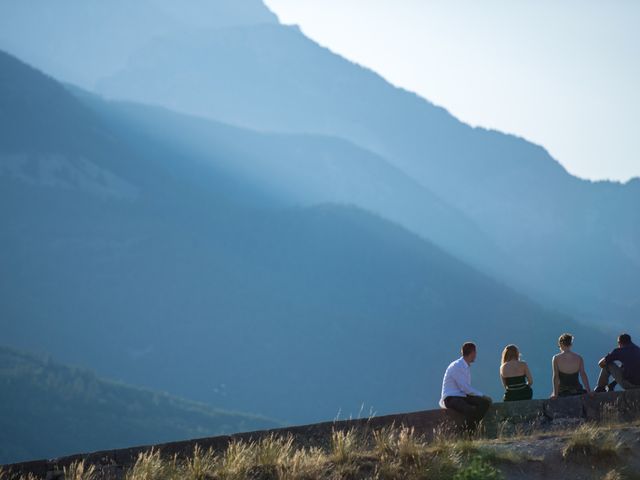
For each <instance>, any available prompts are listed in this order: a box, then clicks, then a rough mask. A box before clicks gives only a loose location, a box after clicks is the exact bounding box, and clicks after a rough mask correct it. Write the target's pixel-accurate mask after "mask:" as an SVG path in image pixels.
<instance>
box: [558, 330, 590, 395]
mask: <svg viewBox="0 0 640 480" xmlns="http://www.w3.org/2000/svg"><path fill="white" fill-rule="evenodd" d="M572 345H573V335H570V334H568V333H563V334H562V335H560V338H559V339H558V347H560V353H558V354H556V355H554V356H553V359H552V360H551V365H552V368H553V393H552V394H551V398H556V397H567V396H571V395H583V394H585V393H589V392H590V391H591V387H590V386H589V378H587V373H586V372H585V371H584V361H583V360H582V357H581V356H580V355H578V354H577V353H574V352H572V351H571V347H572ZM579 377H581V378H582V381H583V382H584V385H585V387H586V389H585V387H583V386H582V384H580V378H579Z"/></svg>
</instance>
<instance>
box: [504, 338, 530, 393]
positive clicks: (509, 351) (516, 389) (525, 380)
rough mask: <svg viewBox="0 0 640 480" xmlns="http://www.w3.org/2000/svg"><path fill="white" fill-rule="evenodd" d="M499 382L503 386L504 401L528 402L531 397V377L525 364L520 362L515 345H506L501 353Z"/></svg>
mask: <svg viewBox="0 0 640 480" xmlns="http://www.w3.org/2000/svg"><path fill="white" fill-rule="evenodd" d="M500 380H502V384H503V385H504V388H505V392H504V401H505V402H512V401H516V400H530V399H531V397H533V390H532V389H531V386H532V385H533V377H532V376H531V372H530V371H529V366H528V365H527V362H523V361H522V360H520V350H518V347H517V346H516V345H507V346H506V347H505V348H504V350H503V351H502V365H500Z"/></svg>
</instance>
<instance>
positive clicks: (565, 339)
mask: <svg viewBox="0 0 640 480" xmlns="http://www.w3.org/2000/svg"><path fill="white" fill-rule="evenodd" d="M558 345H560V346H561V347H570V346H571V345H573V335H571V334H570V333H563V334H562V335H560V338H558Z"/></svg>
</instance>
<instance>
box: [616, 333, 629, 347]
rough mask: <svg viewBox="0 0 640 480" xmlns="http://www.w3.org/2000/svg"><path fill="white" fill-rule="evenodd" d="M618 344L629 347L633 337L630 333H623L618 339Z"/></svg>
mask: <svg viewBox="0 0 640 480" xmlns="http://www.w3.org/2000/svg"><path fill="white" fill-rule="evenodd" d="M618 343H619V344H620V345H629V344H630V343H631V335H629V334H628V333H621V334H620V336H619V337H618Z"/></svg>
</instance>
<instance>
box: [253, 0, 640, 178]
mask: <svg viewBox="0 0 640 480" xmlns="http://www.w3.org/2000/svg"><path fill="white" fill-rule="evenodd" d="M265 3H266V4H267V5H268V6H269V7H270V8H271V9H272V10H273V11H274V12H275V13H276V14H277V15H278V16H279V17H280V21H281V22H282V23H285V24H298V25H299V26H300V27H301V29H302V31H303V32H304V33H305V34H306V35H307V36H309V37H310V38H312V39H314V40H315V41H317V42H318V43H320V44H321V45H324V46H326V47H329V48H330V49H331V50H333V51H334V52H336V53H339V54H341V55H343V56H344V57H346V58H348V59H350V60H352V61H355V62H357V63H359V64H362V65H364V66H366V67H369V68H371V69H373V70H375V71H376V72H378V73H380V74H381V75H382V76H383V77H385V78H386V79H387V80H388V81H390V82H391V83H393V84H394V85H397V86H400V87H403V88H406V89H408V90H411V91H414V92H417V93H418V94H419V95H421V96H423V97H425V98H427V99H429V100H430V101H432V102H433V103H435V104H437V105H440V106H442V107H445V108H446V109H447V110H449V111H450V112H451V113H452V114H453V115H455V116H456V117H458V118H459V119H461V120H462V121H464V122H466V123H469V124H471V125H474V126H475V125H478V126H483V127H488V128H495V129H498V130H501V131H504V132H508V133H514V134H516V135H519V136H522V137H524V138H526V139H528V140H530V141H532V142H535V143H537V144H540V145H542V146H544V147H545V148H546V149H547V150H548V151H549V152H550V153H551V155H553V156H554V157H555V158H556V159H557V160H558V161H559V162H560V163H562V164H563V165H564V166H565V167H566V168H567V170H569V172H571V173H573V174H574V175H578V176H579V177H582V178H589V179H594V180H596V179H613V180H621V181H626V180H628V179H629V178H631V177H633V176H640V153H639V152H640V1H638V0H610V1H604V0H601V1H599V0H265Z"/></svg>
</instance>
